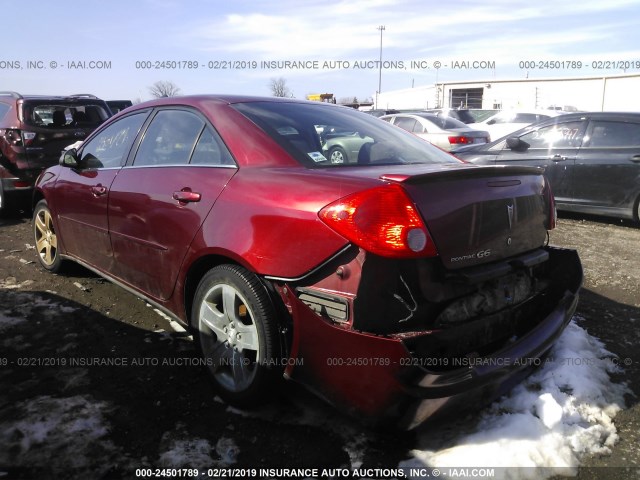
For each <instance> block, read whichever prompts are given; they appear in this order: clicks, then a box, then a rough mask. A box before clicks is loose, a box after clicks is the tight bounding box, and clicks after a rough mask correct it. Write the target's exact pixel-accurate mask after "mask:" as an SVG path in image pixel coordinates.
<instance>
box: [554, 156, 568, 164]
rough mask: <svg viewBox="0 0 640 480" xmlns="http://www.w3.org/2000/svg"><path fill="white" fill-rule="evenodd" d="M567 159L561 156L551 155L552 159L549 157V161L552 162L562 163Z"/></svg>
mask: <svg viewBox="0 0 640 480" xmlns="http://www.w3.org/2000/svg"><path fill="white" fill-rule="evenodd" d="M568 159H569V157H564V156H562V155H553V156H552V157H549V160H551V161H552V162H564V161H565V160H568Z"/></svg>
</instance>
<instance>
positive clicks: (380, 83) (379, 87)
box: [376, 25, 385, 108]
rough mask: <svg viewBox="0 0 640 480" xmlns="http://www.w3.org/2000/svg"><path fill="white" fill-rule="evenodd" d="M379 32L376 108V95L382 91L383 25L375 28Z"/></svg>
mask: <svg viewBox="0 0 640 480" xmlns="http://www.w3.org/2000/svg"><path fill="white" fill-rule="evenodd" d="M377 28H378V30H380V65H379V67H380V73H379V74H378V91H377V92H376V108H380V107H379V106H378V95H380V93H381V91H382V32H383V31H384V30H385V26H384V25H380V26H379V27H377Z"/></svg>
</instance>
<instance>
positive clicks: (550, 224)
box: [543, 178, 558, 230]
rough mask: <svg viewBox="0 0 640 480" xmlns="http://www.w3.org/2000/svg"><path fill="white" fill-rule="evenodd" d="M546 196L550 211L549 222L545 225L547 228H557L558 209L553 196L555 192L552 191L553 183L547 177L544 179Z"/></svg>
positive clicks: (548, 213)
mask: <svg viewBox="0 0 640 480" xmlns="http://www.w3.org/2000/svg"><path fill="white" fill-rule="evenodd" d="M543 193H544V196H545V198H546V200H547V205H548V208H549V211H548V212H547V224H546V225H545V227H546V228H547V230H553V229H554V228H556V223H557V222H558V211H557V210H556V201H555V198H554V197H553V192H552V191H551V185H550V184H549V180H547V179H546V178H545V180H544V192H543Z"/></svg>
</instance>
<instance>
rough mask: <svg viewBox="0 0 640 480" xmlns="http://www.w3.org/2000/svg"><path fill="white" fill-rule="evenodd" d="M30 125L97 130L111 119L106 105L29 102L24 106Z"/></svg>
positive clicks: (24, 115)
mask: <svg viewBox="0 0 640 480" xmlns="http://www.w3.org/2000/svg"><path fill="white" fill-rule="evenodd" d="M22 117H23V118H22V120H23V121H24V123H26V124H28V125H32V126H35V127H49V128H75V127H89V128H95V127H97V126H98V125H100V124H101V123H102V122H104V121H105V120H106V119H107V118H109V113H108V112H107V110H106V109H105V108H104V105H101V104H99V103H90V102H88V103H87V102H83V103H78V102H64V101H55V102H52V101H46V100H43V101H29V102H25V103H24V105H23V106H22Z"/></svg>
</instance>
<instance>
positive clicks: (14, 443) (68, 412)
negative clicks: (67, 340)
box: [0, 396, 117, 478]
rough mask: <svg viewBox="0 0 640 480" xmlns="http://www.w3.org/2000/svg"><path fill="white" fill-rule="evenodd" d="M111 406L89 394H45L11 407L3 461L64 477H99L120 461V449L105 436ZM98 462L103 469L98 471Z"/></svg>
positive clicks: (0, 427) (0, 453)
mask: <svg viewBox="0 0 640 480" xmlns="http://www.w3.org/2000/svg"><path fill="white" fill-rule="evenodd" d="M108 409H109V408H108V406H107V404H106V403H103V402H96V401H93V400H92V399H91V398H90V397H88V396H74V397H66V398H53V397H50V396H41V397H37V398H34V399H31V400H28V401H24V402H21V403H19V404H17V405H14V406H13V407H10V408H8V409H7V410H11V411H10V412H9V413H10V415H7V411H6V410H5V412H4V413H5V417H8V416H10V417H11V418H12V419H11V420H6V421H3V422H1V423H0V444H2V445H3V448H1V449H0V464H1V465H4V466H7V467H24V468H34V467H35V468H41V469H43V470H44V471H48V472H59V473H60V474H63V473H64V474H65V476H66V478H101V476H102V474H104V473H106V471H107V470H108V469H109V468H110V465H113V464H114V463H116V462H117V452H116V448H115V447H114V445H113V444H112V443H111V441H109V440H106V439H105V438H104V437H105V436H106V435H107V434H108V433H109V428H108V427H107V424H106V422H105V414H106V412H107V410H108ZM96 458H101V459H103V460H102V461H100V462H96ZM96 465H102V467H101V468H104V471H103V472H99V471H98V472H97V471H96ZM87 475H89V476H87Z"/></svg>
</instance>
